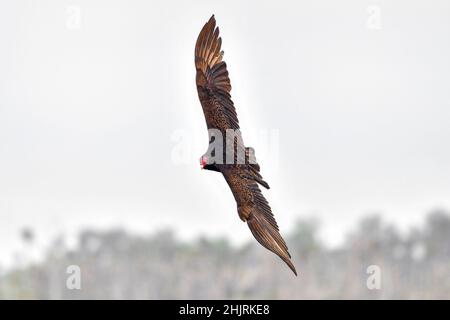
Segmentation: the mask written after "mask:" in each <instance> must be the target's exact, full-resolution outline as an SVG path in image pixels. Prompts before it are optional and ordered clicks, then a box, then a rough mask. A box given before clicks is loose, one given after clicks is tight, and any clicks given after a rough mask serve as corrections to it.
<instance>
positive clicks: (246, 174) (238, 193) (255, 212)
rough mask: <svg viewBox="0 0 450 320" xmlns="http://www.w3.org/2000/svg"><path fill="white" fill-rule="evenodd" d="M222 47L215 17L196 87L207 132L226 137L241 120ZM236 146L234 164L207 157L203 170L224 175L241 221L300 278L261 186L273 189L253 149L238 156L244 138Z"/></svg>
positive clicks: (200, 44) (200, 48) (200, 54)
mask: <svg viewBox="0 0 450 320" xmlns="http://www.w3.org/2000/svg"><path fill="white" fill-rule="evenodd" d="M221 45H222V39H221V38H220V37H219V28H218V27H217V28H216V21H215V18H214V15H213V16H212V17H211V18H210V19H209V21H208V22H207V23H206V24H205V26H204V27H203V29H202V30H201V32H200V34H199V36H198V39H197V43H196V45H195V67H196V70H197V75H196V83H197V91H198V96H199V99H200V102H201V105H202V108H203V113H204V115H205V120H206V125H207V128H208V129H218V130H220V132H221V133H222V134H223V136H224V137H225V136H226V131H227V129H233V130H239V120H238V118H237V114H236V109H235V107H234V104H233V101H232V100H231V95H230V91H231V84H230V78H229V76H228V71H227V65H226V63H225V62H224V61H222V58H223V52H222V51H221ZM210 143H211V141H210ZM225 145H226V144H225V142H223V146H224V147H223V152H224V157H225V153H226V152H229V150H227V148H226V147H225ZM232 145H233V148H234V151H235V153H234V162H233V163H231V164H230V163H227V164H223V163H209V162H208V156H207V155H204V156H202V158H201V163H202V167H203V168H204V169H208V170H213V171H218V172H221V173H222V174H223V176H224V177H225V180H226V181H227V183H228V185H229V187H230V189H231V191H232V193H233V196H234V198H235V200H236V203H237V211H238V214H239V217H240V218H241V220H242V221H245V222H247V225H248V227H249V228H250V231H251V232H252V234H253V236H254V237H255V238H256V240H258V242H259V243H260V244H261V245H262V246H264V247H265V248H266V249H268V250H270V251H272V252H273V253H275V254H277V255H278V256H279V257H280V258H281V259H282V260H283V261H284V262H285V263H286V264H287V265H288V266H289V268H291V270H292V271H293V272H294V273H295V274H296V275H297V272H296V270H295V267H294V265H293V264H292V261H291V259H290V258H291V256H290V254H289V252H288V248H287V246H286V243H285V241H284V240H283V238H282V236H281V235H280V232H279V229H278V225H277V222H276V221H275V218H274V216H273V213H272V210H271V208H270V206H269V203H268V202H267V200H266V199H265V198H264V196H263V195H262V193H261V190H260V188H259V186H258V184H260V185H262V186H264V187H265V188H267V189H269V185H268V184H267V182H265V181H264V180H263V178H262V176H261V174H260V173H259V171H260V168H259V165H258V164H257V163H255V162H251V161H250V159H251V158H252V157H253V149H251V148H245V159H242V156H240V155H238V152H236V150H237V149H238V148H241V147H242V148H244V142H243V140H242V137H240V138H239V139H234V141H233V143H232ZM205 159H206V160H205ZM224 159H225V158H224Z"/></svg>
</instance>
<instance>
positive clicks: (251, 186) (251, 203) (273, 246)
mask: <svg viewBox="0 0 450 320" xmlns="http://www.w3.org/2000/svg"><path fill="white" fill-rule="evenodd" d="M247 171H248V167H247V168H246V167H233V168H229V169H227V170H225V171H223V172H222V173H223V175H224V177H225V180H226V181H227V183H228V185H229V187H230V189H231V191H232V193H233V195H234V198H235V200H236V202H237V207H238V213H239V217H240V218H241V219H242V220H243V221H246V222H247V225H248V227H249V228H250V231H251V232H252V234H253V236H254V237H255V239H256V240H257V241H258V242H259V243H260V244H261V245H262V246H263V247H265V248H266V249H268V250H270V251H272V252H273V253H275V254H276V255H278V256H279V257H280V258H281V259H282V260H283V261H284V262H285V263H286V264H287V265H288V266H289V268H291V270H292V271H293V272H294V274H295V275H297V271H296V270H295V267H294V265H293V263H292V261H291V255H290V254H289V251H288V247H287V245H286V242H285V241H284V239H283V237H282V236H281V234H280V230H279V228H278V224H277V222H276V221H275V217H274V215H273V213H272V209H271V208H270V206H269V203H268V202H267V200H266V198H264V196H263V194H262V192H261V190H260V189H259V186H258V184H257V181H255V180H254V179H252V177H249V176H248V175H247Z"/></svg>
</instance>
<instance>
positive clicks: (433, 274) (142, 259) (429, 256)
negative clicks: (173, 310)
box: [0, 210, 450, 299]
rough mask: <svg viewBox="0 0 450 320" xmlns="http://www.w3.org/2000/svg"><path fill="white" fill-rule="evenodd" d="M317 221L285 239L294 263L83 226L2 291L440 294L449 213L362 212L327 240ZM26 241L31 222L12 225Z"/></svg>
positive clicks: (207, 243)
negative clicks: (73, 273) (75, 286)
mask: <svg viewBox="0 0 450 320" xmlns="http://www.w3.org/2000/svg"><path fill="white" fill-rule="evenodd" d="M318 227H319V224H318V223H317V222H315V221H309V220H306V221H298V222H297V224H296V226H295V227H294V228H293V230H292V232H291V233H290V234H286V240H287V243H288V245H289V248H290V252H291V253H292V256H293V259H294V263H295V264H296V266H297V270H298V271H299V276H298V277H295V276H294V275H293V274H292V273H291V271H290V270H289V269H288V268H287V267H286V266H285V265H284V264H283V263H282V262H281V260H280V259H278V257H276V256H275V255H273V254H271V253H270V252H268V251H266V250H265V249H263V248H262V247H261V246H259V245H257V244H256V241H251V242H250V243H248V244H247V245H245V246H241V247H234V246H231V245H230V244H229V242H228V241H227V239H221V238H219V239H209V238H201V239H198V240H197V241H193V242H190V243H186V242H182V241H179V240H177V238H176V237H175V236H174V233H173V232H171V231H162V232H158V233H156V234H153V235H149V236H146V237H143V236H136V235H132V234H128V233H126V232H124V231H117V230H115V231H109V232H94V231H85V232H82V233H81V234H80V236H79V244H78V246H77V247H76V248H75V249H68V248H67V247H66V246H65V244H64V241H62V240H61V239H59V240H57V241H55V242H54V243H53V245H52V246H51V247H50V249H49V250H48V252H47V254H46V257H45V259H44V261H43V262H40V263H37V264H36V263H35V264H31V265H26V266H21V267H16V268H15V269H13V270H9V271H7V272H4V273H3V274H2V276H1V277H0V298H3V299H5V298H9V299H16V298H20V299H81V298H84V299H123V298H125V299H183V298H185V299H238V298H243V299H316V298H320V299H335V298H337V299H349V298H353V299H392V298H397V299H411V298H419V299H422V298H424V299H430V298H437V299H450V215H449V213H448V212H445V211H443V210H436V211H434V212H431V213H430V214H428V215H427V217H426V219H425V221H424V222H423V225H422V226H420V227H415V228H411V229H410V230H408V231H407V232H399V231H398V230H397V228H396V227H395V226H394V225H391V224H388V223H386V222H385V221H383V220H382V219H381V218H380V216H378V215H373V216H368V217H366V218H365V219H363V220H361V221H360V222H359V224H358V225H357V226H355V228H354V229H353V231H352V232H350V233H349V234H348V235H347V236H346V241H345V243H344V244H343V245H342V246H340V247H339V248H335V249H329V248H327V247H326V246H324V245H323V244H322V243H321V241H320V239H319V237H318ZM22 237H23V239H24V241H26V242H28V243H29V245H30V246H32V242H33V234H32V231H28V232H24V233H23V234H22ZM69 265H78V266H80V268H81V290H69V289H67V287H66V279H67V277H68V276H69V275H68V274H66V268H67V267H68V266H69ZM370 265H377V266H379V267H380V270H381V288H380V289H379V290H376V289H375V290H369V289H368V287H367V285H366V281H367V278H368V277H369V276H370V275H369V274H367V268H368V267H369V266H370Z"/></svg>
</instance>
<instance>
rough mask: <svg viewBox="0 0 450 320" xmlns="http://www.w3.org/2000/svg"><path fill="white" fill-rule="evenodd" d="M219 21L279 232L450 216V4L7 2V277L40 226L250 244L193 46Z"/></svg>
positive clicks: (2, 214) (2, 169)
mask: <svg viewBox="0 0 450 320" xmlns="http://www.w3.org/2000/svg"><path fill="white" fill-rule="evenodd" d="M213 13H215V15H216V19H217V22H218V25H219V26H220V30H221V36H222V38H223V50H224V51H225V57H224V60H225V61H226V62H227V65H228V70H229V72H230V78H231V84H232V86H233V90H232V96H233V100H234V102H235V105H236V108H237V112H238V115H239V120H240V124H241V129H242V132H243V135H244V139H245V142H246V144H247V145H248V146H252V147H254V148H255V149H256V156H257V159H258V161H259V163H260V165H261V172H262V175H263V176H264V178H265V180H267V181H268V182H269V184H270V185H271V189H270V190H268V191H266V192H265V193H264V194H265V195H266V197H267V198H268V200H269V202H270V204H271V205H272V208H273V211H274V213H275V215H276V218H277V220H278V222H279V224H280V227H281V230H282V232H283V231H284V233H287V231H289V228H290V227H291V226H292V225H293V223H294V222H295V221H296V219H298V218H299V217H316V218H317V219H320V220H321V221H322V224H323V237H324V239H325V241H327V242H328V243H330V244H336V243H338V242H339V241H340V240H342V239H341V238H342V236H341V235H342V234H343V232H344V231H345V230H347V229H348V228H349V227H351V226H353V225H355V223H356V222H357V221H358V219H359V218H360V217H361V216H363V215H366V214H368V213H373V212H380V213H382V214H383V215H384V216H385V218H386V219H387V220H389V221H393V222H395V223H397V224H398V225H399V226H400V227H402V226H409V225H411V224H416V223H419V222H420V221H421V220H422V219H423V217H424V214H425V213H426V212H427V211H429V210H430V209H432V208H436V207H446V208H450V148H449V139H450V59H449V57H450V40H449V39H450V2H449V1H448V0H434V1H431V2H430V1H424V0H423V1H406V0H396V1H392V0H389V1H388V0H384V1H380V0H379V1H376V0H371V1H361V0H352V1H350V0H347V1H339V3H338V1H332V0H320V1H317V0H314V1H313V0H309V1H260V0H258V1H256V0H254V1H212V0H208V1H173V0H172V1H159V2H156V1H153V3H152V1H144V0H140V1H137V0H132V1H115V0H108V1H106V0H102V1H99V0H95V1H92V0H89V1H88V0H73V1H57V0H42V1H31V0H28V1H25V0H21V1H2V2H1V3H0V40H1V41H0V265H1V264H5V263H6V262H7V261H8V259H10V257H11V256H12V254H13V253H14V252H16V251H17V250H19V249H20V246H19V240H18V230H20V228H22V227H25V226H28V227H32V228H33V229H34V230H35V231H36V234H37V240H38V243H39V245H42V246H44V245H45V244H46V243H47V242H48V241H49V239H50V238H51V237H53V236H54V235H56V234H58V233H66V234H75V233H76V232H77V231H78V230H79V229H80V228H83V227H90V228H110V227H123V228H125V229H130V230H134V231H139V232H152V231H154V230H156V229H160V228H164V227H167V226H170V227H173V228H174V229H176V230H177V232H178V233H179V234H180V236H182V237H192V236H195V235H198V234H209V235H230V236H231V237H232V238H233V239H235V240H236V241H237V242H239V241H244V240H247V239H251V234H250V232H249V230H248V228H247V227H246V226H245V224H243V223H242V222H241V221H240V220H239V218H238V215H237V212H236V205H235V202H234V199H233V197H232V195H231V192H230V191H229V189H228V187H227V185H226V183H225V181H224V180H223V178H222V177H221V176H220V175H219V174H217V173H215V172H207V171H205V172H203V171H201V170H200V168H199V163H198V159H199V157H200V155H201V154H203V153H204V152H205V151H206V148H207V132H206V126H205V123H204V118H203V114H202V110H201V106H200V103H199V101H198V97H197V92H196V87H195V68H194V56H193V52H194V45H195V41H196V38H197V35H198V33H199V32H200V29H201V28H202V26H203V25H204V23H205V22H206V21H207V20H208V19H209V17H210V16H211V14H213Z"/></svg>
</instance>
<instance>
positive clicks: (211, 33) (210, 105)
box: [195, 15, 239, 131]
mask: <svg viewBox="0 0 450 320" xmlns="http://www.w3.org/2000/svg"><path fill="white" fill-rule="evenodd" d="M221 45H222V38H220V37H219V27H216V20H215V18H214V15H213V16H212V17H211V18H210V19H209V21H208V22H207V23H206V24H205V25H204V27H203V29H202V31H200V34H199V36H198V38H197V43H196V45H195V67H196V69H197V76H196V83H197V91H198V95H199V98H200V102H201V104H202V107H203V113H204V114H205V120H206V124H207V126H208V129H209V128H215V129H220V130H222V131H225V130H226V129H235V130H236V129H239V121H238V118H237V114H236V109H235V108H234V104H233V101H232V100H231V95H230V91H231V84H230V78H229V77H228V71H227V65H226V63H225V62H224V61H222V57H223V51H221V50H220V49H221Z"/></svg>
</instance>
